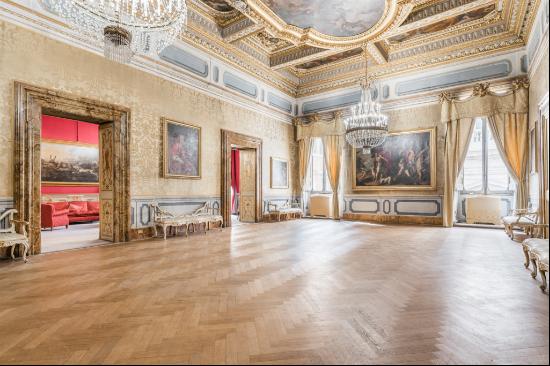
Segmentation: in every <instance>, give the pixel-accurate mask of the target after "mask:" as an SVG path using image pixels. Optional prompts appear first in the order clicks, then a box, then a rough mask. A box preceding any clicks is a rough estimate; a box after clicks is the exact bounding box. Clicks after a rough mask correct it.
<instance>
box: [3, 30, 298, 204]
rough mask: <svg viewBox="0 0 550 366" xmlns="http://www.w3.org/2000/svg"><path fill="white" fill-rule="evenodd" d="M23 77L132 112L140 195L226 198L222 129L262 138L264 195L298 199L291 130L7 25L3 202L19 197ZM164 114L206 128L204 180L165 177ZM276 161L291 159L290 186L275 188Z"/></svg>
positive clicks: (134, 180) (135, 193)
mask: <svg viewBox="0 0 550 366" xmlns="http://www.w3.org/2000/svg"><path fill="white" fill-rule="evenodd" d="M15 80H17V81H22V82H25V83H29V84H32V85H37V86H42V87H46V88H51V89H56V90H60V91H64V92H68V93H72V94H75V95H78V96H82V97H87V98H91V99H96V100H99V101H103V102H108V103H112V104H117V105H121V106H125V107H128V108H130V109H131V168H130V172H131V193H132V197H139V196H179V197H187V196H189V197H198V196H210V197H212V196H219V195H220V169H221V168H220V129H228V130H231V131H235V132H240V133H245V134H248V135H252V136H256V137H260V138H261V139H262V140H263V146H264V156H263V164H264V165H263V166H264V170H263V185H264V196H267V197H268V196H289V195H291V194H292V187H293V181H294V179H293V178H294V177H295V175H296V174H295V169H294V166H295V164H294V156H295V153H294V152H295V144H294V142H293V141H294V130H293V128H292V126H291V125H289V124H285V123H282V122H279V121H276V120H275V119H272V118H268V117H265V116H263V115H262V114H260V113H257V112H253V111H249V110H246V109H243V108H240V107H236V106H234V105H232V104H230V103H227V102H224V101H221V100H218V99H214V98H211V97H209V96H206V95H204V94H202V93H200V92H197V91H194V90H191V89H189V88H187V87H183V86H180V85H178V84H175V83H173V82H170V81H166V80H164V79H161V78H159V77H156V76H153V75H150V74H147V73H144V72H142V71H139V70H136V69H134V68H132V67H129V66H126V65H122V64H117V63H114V62H111V61H108V60H106V59H105V58H103V57H101V56H98V55H95V54H92V53H89V52H86V51H83V50H81V49H78V48H75V47H71V46H68V45H65V44H63V43H61V42H57V41H54V40H51V39H49V38H46V37H44V36H42V35H40V34H37V33H34V32H31V31H29V30H26V29H23V28H19V27H16V26H14V25H12V24H10V23H5V22H0V156H2V159H0V182H1V184H0V197H11V196H12V195H13V188H12V186H13V166H12V165H13V138H14V126H13V114H14V101H13V99H14V97H13V83H14V81H15ZM251 103H253V102H252V101H251ZM162 116H165V117H168V118H171V119H175V120H179V121H185V122H187V123H190V124H194V125H197V126H201V127H202V142H203V144H202V146H203V147H202V163H203V171H202V179H200V180H181V179H164V178H161V177H160V167H161V159H160V156H161V146H162V143H161V128H160V118H161V117H162ZM270 156H277V157H282V158H287V159H289V160H290V161H291V164H290V165H291V169H292V174H291V182H290V188H289V189H285V190H282V189H270V188H269V158H270Z"/></svg>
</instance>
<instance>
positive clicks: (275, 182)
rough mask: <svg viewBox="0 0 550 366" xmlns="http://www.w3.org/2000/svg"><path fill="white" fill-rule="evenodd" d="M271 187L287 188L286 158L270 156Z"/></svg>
mask: <svg viewBox="0 0 550 366" xmlns="http://www.w3.org/2000/svg"><path fill="white" fill-rule="evenodd" d="M271 188H288V160H285V159H279V158H274V157H272V158H271Z"/></svg>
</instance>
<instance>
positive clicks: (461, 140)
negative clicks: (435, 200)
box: [443, 118, 474, 227]
mask: <svg viewBox="0 0 550 366" xmlns="http://www.w3.org/2000/svg"><path fill="white" fill-rule="evenodd" d="M473 131H474V119H473V118H462V119H454V120H451V121H449V122H447V133H446V135H445V190H444V194H443V225H444V226H446V227H452V226H453V221H454V212H455V190H456V181H457V179H458V176H459V174H460V171H461V170H462V166H463V164H464V160H465V159H466V153H467V151H468V146H469V145H470V140H471V137H472V133H473Z"/></svg>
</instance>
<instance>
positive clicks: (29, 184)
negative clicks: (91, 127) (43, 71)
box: [13, 82, 131, 254]
mask: <svg viewBox="0 0 550 366" xmlns="http://www.w3.org/2000/svg"><path fill="white" fill-rule="evenodd" d="M14 94H15V138H14V151H15V153H14V187H13V188H14V201H15V208H16V209H17V210H18V211H19V213H20V218H21V219H23V220H26V221H29V222H30V233H29V236H30V237H29V239H30V247H31V254H39V253H40V252H41V243H40V202H41V197H40V195H41V192H40V139H41V129H42V115H43V114H48V115H52V116H57V117H62V118H71V119H77V120H80V121H84V122H91V123H96V124H99V125H100V130H105V128H106V127H107V126H110V127H111V128H110V130H111V131H112V160H110V162H112V171H113V172H114V174H113V176H112V191H111V201H112V211H111V212H112V215H111V217H112V241H114V242H123V241H128V240H130V225H131V224H130V210H131V208H130V171H129V167H130V110H129V109H127V108H124V107H119V106H115V105H112V104H107V103H104V102H99V101H95V100H91V99H87V98H82V97H77V96H74V95H71V94H68V93H64V92H58V91H54V90H50V89H46V88H42V87H37V86H32V85H27V84H24V83H20V82H15V93H14ZM101 126H104V127H101ZM100 180H101V179H100ZM100 185H101V183H100ZM102 219H103V218H102Z"/></svg>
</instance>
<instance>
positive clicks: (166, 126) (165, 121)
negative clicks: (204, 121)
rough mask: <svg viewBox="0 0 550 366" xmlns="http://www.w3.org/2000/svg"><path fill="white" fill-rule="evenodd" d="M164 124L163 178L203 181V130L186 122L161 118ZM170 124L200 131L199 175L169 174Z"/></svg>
mask: <svg viewBox="0 0 550 366" xmlns="http://www.w3.org/2000/svg"><path fill="white" fill-rule="evenodd" d="M161 123H162V177H163V178H180V179H201V177H202V128H201V127H200V126H195V125H192V124H189V123H185V122H179V121H175V120H173V119H170V118H167V117H161ZM168 123H173V124H176V125H180V126H185V127H189V128H194V129H196V130H198V131H199V147H198V152H199V159H198V160H199V161H198V163H199V166H198V171H199V175H182V174H170V173H168V167H167V164H166V158H167V157H168V152H167V148H168V135H167V134H168Z"/></svg>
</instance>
